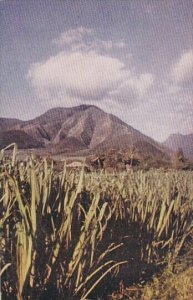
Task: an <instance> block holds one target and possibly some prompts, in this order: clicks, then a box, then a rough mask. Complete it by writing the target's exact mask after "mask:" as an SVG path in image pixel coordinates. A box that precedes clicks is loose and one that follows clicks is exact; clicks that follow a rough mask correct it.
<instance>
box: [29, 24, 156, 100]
mask: <svg viewBox="0 0 193 300" xmlns="http://www.w3.org/2000/svg"><path fill="white" fill-rule="evenodd" d="M90 32H91V30H90V29H86V28H83V27H80V28H77V29H76V30H75V29H72V30H68V31H67V32H66V33H62V34H61V35H60V37H59V38H58V39H57V40H54V43H56V44H60V45H61V44H62V45H67V46H68V47H69V48H68V49H65V50H63V51H60V52H59V53H57V54H56V55H55V56H51V57H49V58H48V59H47V60H45V61H42V62H38V63H35V64H32V65H31V66H30V69H29V72H28V74H27V78H28V79H29V80H30V81H31V83H32V84H33V86H34V88H35V89H36V91H37V93H38V94H42V95H43V96H44V97H45V94H47V95H49V94H50V95H51V96H52V97H53V94H54V95H55V98H57V97H58V96H59V95H63V96H66V97H72V98H76V99H81V100H85V101H87V100H103V99H105V98H108V97H111V98H112V99H114V98H115V99H117V97H122V96H123V94H124V95H125V98H129V97H128V96H129V95H130V94H131V93H132V94H133V95H135V97H136V99H137V97H142V96H144V94H145V93H146V91H147V90H148V89H149V88H150V87H151V85H152V84H153V79H154V78H153V75H152V74H150V73H142V74H137V72H134V71H133V70H132V68H131V67H130V68H129V67H128V66H126V65H125V63H124V62H123V61H121V60H120V59H118V58H116V57H113V56H111V55H110V54H109V53H108V49H111V47H114V46H115V47H122V46H123V44H121V42H113V41H111V42H110V41H100V42H99V43H97V41H98V40H96V41H95V40H94V41H93V40H92V43H91V42H90V41H89V42H87V41H86V40H84V37H85V36H89V34H90ZM94 45H95V47H94ZM94 48H95V49H94ZM102 48H103V51H105V53H104V52H103V53H102V52H101V49H102ZM125 100H126V99H125Z"/></svg>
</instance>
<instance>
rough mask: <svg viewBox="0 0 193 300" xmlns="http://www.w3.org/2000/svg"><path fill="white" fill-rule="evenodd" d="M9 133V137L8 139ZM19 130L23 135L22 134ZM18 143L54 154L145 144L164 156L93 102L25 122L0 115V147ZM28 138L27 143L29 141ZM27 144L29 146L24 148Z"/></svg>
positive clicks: (58, 109) (151, 142)
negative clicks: (0, 116)
mask: <svg viewBox="0 0 193 300" xmlns="http://www.w3.org/2000/svg"><path fill="white" fill-rule="evenodd" d="M11 132H12V133H13V134H12V139H11ZM22 132H23V134H22ZM6 136H9V139H8V141H7V142H9V143H10V141H11V142H16V143H17V142H18V140H19V148H22V141H21V140H22V138H23V139H24V141H23V145H24V146H25V147H24V148H25V149H26V148H45V149H50V150H52V152H54V153H59V152H60V153H62V152H64V153H66V152H78V151H95V152H96V151H103V150H107V149H109V148H117V149H120V148H129V147H133V146H135V145H137V144H138V147H142V146H139V145H140V143H141V145H142V143H146V147H145V148H146V150H147V153H148V145H149V149H150V152H152V150H153V148H152V147H154V151H153V152H154V153H156V151H157V154H160V153H161V152H162V153H163V155H164V151H165V146H163V145H162V144H160V143H158V142H156V141H155V140H153V139H152V138H150V137H148V136H146V135H144V134H142V133H141V132H140V131H138V130H136V129H135V128H133V127H132V126H130V125H128V124H127V123H125V122H124V121H122V120H121V119H119V118H118V117H117V116H115V115H113V114H109V113H106V112H104V111H103V110H102V109H100V108H98V107H97V106H94V105H80V106H74V107H67V108H66V107H56V108H51V109H49V110H48V111H46V112H45V113H44V114H41V115H40V116H37V117H36V118H34V119H31V120H28V121H22V120H18V119H8V118H0V147H1V148H2V147H3V146H4V145H5V144H6V138H7V137H6ZM29 141H30V143H29ZM28 144H29V147H28Z"/></svg>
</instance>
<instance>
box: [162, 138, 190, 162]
mask: <svg viewBox="0 0 193 300" xmlns="http://www.w3.org/2000/svg"><path fill="white" fill-rule="evenodd" d="M163 145H165V146H166V147H169V148H171V149H172V150H173V151H177V150H178V148H181V149H182V151H183V153H184V155H185V156H186V157H187V158H189V159H193V133H190V134H181V133H173V134H170V135H169V137H168V138H167V139H166V140H165V141H164V143H163Z"/></svg>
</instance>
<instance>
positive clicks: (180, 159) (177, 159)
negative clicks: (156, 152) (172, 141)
mask: <svg viewBox="0 0 193 300" xmlns="http://www.w3.org/2000/svg"><path fill="white" fill-rule="evenodd" d="M184 162H185V157H184V153H183V150H182V148H178V149H177V150H176V151H175V153H174V155H173V165H174V167H175V168H178V167H181V166H182V164H183V163H184Z"/></svg>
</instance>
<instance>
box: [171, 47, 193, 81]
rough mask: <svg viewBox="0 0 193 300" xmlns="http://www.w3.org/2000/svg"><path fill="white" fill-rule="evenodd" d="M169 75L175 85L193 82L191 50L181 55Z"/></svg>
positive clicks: (192, 52) (192, 54) (192, 53)
mask: <svg viewBox="0 0 193 300" xmlns="http://www.w3.org/2000/svg"><path fill="white" fill-rule="evenodd" d="M171 74H172V78H173V79H174V81H175V82H177V83H183V82H185V81H190V80H193V49H191V50H188V51H185V52H184V53H183V54H182V55H181V57H180V58H179V59H178V61H177V62H176V63H175V65H174V66H173V68H172V72H171Z"/></svg>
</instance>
